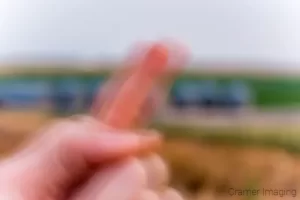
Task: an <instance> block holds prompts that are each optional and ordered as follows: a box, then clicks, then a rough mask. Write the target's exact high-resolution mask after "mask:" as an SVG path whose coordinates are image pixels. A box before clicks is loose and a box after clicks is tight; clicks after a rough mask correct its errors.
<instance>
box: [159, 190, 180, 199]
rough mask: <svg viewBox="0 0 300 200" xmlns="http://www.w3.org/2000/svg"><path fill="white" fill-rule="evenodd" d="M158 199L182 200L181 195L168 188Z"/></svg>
mask: <svg viewBox="0 0 300 200" xmlns="http://www.w3.org/2000/svg"><path fill="white" fill-rule="evenodd" d="M160 200H183V197H182V196H181V195H180V193H179V192H178V191H176V190H175V189H173V188H169V189H167V190H166V191H165V192H164V193H162V194H161V196H160Z"/></svg>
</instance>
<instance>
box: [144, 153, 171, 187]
mask: <svg viewBox="0 0 300 200" xmlns="http://www.w3.org/2000/svg"><path fill="white" fill-rule="evenodd" d="M141 163H142V165H143V167H144V169H145V171H146V173H147V177H148V180H147V186H148V188H149V189H152V190H154V191H162V190H164V189H165V187H166V186H167V185H168V181H169V174H168V168H167V165H166V163H165V162H164V161H163V159H162V158H161V157H160V156H158V155H157V154H154V153H152V154H150V155H148V156H147V157H144V158H141Z"/></svg>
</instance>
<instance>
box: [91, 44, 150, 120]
mask: <svg viewBox="0 0 300 200" xmlns="http://www.w3.org/2000/svg"><path fill="white" fill-rule="evenodd" d="M146 45H147V44H146V43H138V44H136V45H135V46H134V47H133V48H132V49H131V51H129V55H128V56H127V59H126V61H125V63H124V65H125V66H124V67H121V68H120V69H117V70H116V72H114V73H113V74H112V76H111V77H110V78H109V80H108V81H107V82H106V83H105V85H104V87H102V88H101V89H100V90H99V91H98V94H97V95H96V98H95V100H94V102H93V105H92V108H91V113H92V115H93V116H95V117H96V116H98V117H100V118H103V117H104V116H105V115H106V114H107V111H108V108H109V107H110V105H111V101H112V98H113V97H114V96H115V95H116V94H117V92H118V90H119V89H120V87H121V86H122V83H124V82H125V81H126V80H127V79H128V78H129V77H130V76H131V75H132V74H133V72H134V71H135V70H136V68H137V65H138V63H139V62H140V59H141V58H142V55H143V54H144V53H145V50H146ZM100 103H101V105H100Z"/></svg>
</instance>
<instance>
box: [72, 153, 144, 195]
mask: <svg viewBox="0 0 300 200" xmlns="http://www.w3.org/2000/svg"><path fill="white" fill-rule="evenodd" d="M146 179H147V177H146V173H145V171H144V169H143V167H142V166H141V164H140V163H139V161H138V160H137V159H135V158H130V159H128V160H126V161H123V162H121V163H116V164H115V165H112V166H111V165H110V166H109V167H108V168H106V169H102V170H100V171H98V172H96V173H95V174H94V175H93V176H92V177H91V178H90V180H88V182H87V183H86V184H84V185H83V186H82V187H81V188H80V189H78V190H77V192H75V194H74V195H73V197H71V198H70V199H71V200H82V199H84V200H95V199H96V200H97V199H99V200H103V199H105V200H116V199H122V200H133V199H136V197H137V196H138V195H139V193H140V191H142V190H143V189H144V188H145V185H146Z"/></svg>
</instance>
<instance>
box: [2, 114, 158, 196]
mask: <svg viewBox="0 0 300 200" xmlns="http://www.w3.org/2000/svg"><path fill="white" fill-rule="evenodd" d="M144 132H145V131H144ZM152 133H153V132H151V133H149V134H142V135H140V134H138V133H134V132H128V131H127V132H126V131H120V130H115V129H112V128H109V127H106V126H104V125H101V124H99V122H97V121H96V120H95V119H93V118H90V117H83V118H80V119H77V120H66V121H62V122H58V123H56V124H54V125H53V126H50V127H49V128H48V129H47V130H45V131H43V132H42V134H41V137H40V138H37V139H36V140H35V141H34V142H33V143H32V144H31V145H29V147H28V148H27V149H25V150H24V151H22V152H20V153H19V154H17V155H16V156H15V157H14V159H10V160H8V161H7V162H6V163H7V164H6V165H7V167H6V171H7V172H8V173H7V174H11V176H12V177H16V178H18V180H17V182H18V183H19V186H20V188H21V189H22V191H24V193H26V194H27V195H28V196H30V197H33V196H34V197H36V196H38V197H40V198H42V197H43V195H44V194H45V193H47V192H49V191H51V193H53V194H50V195H58V194H61V193H63V191H65V190H67V188H69V187H70V186H71V185H72V184H74V182H76V181H78V179H81V178H82V177H83V176H85V174H86V173H88V172H89V170H91V168H92V166H94V165H99V164H101V163H103V162H105V161H108V160H112V159H118V158H121V157H125V156H129V155H135V154H137V153H139V152H140V151H142V150H146V151H147V150H152V149H153V148H155V147H157V146H158V145H159V144H160V137H159V136H158V135H157V134H152ZM5 173H6V172H5ZM14 181H15V180H14ZM14 184H15V182H14ZM27 186H30V188H28V187H27ZM55 186H57V187H59V188H56V187H55ZM49 187H51V188H50V189H49ZM53 187H54V188H53ZM37 188H38V189H37ZM36 192H39V194H37V193H36ZM47 195H48V194H47Z"/></svg>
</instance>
